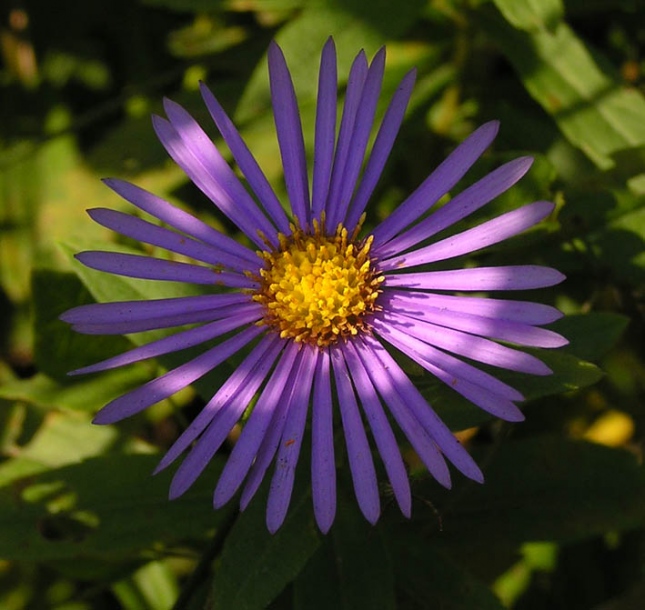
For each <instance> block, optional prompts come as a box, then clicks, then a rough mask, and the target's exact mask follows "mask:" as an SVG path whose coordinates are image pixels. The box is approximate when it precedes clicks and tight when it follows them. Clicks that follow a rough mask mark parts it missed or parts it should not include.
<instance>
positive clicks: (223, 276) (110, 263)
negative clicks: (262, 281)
mask: <svg viewBox="0 0 645 610" xmlns="http://www.w3.org/2000/svg"><path fill="white" fill-rule="evenodd" d="M75 258H76V259H78V260H79V261H80V262H81V263H83V265H85V266H86V267H90V268H91V269H97V270H98V271H106V272H107V273H113V274H115V275H124V276H126V277H136V278H140V279H144V280H160V281H164V282H183V283H185V284H205V285H208V286H228V287H229V288H256V287H257V282H254V281H253V280H250V279H249V278H247V277H246V276H244V275H239V274H237V273H227V272H225V271H224V272H223V271H219V270H217V269H213V268H209V267H200V266H199V265H191V264H190V263H179V262H176V261H167V260H163V259H160V258H152V257H150V256H140V255H138V254H123V253H122V252H101V251H96V250H88V251H86V252H81V253H79V254H76V255H75Z"/></svg>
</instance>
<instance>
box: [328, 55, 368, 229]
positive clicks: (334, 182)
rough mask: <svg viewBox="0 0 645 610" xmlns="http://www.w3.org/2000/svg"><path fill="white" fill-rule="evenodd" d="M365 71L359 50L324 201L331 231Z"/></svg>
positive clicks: (348, 82) (349, 79)
mask: <svg viewBox="0 0 645 610" xmlns="http://www.w3.org/2000/svg"><path fill="white" fill-rule="evenodd" d="M367 71H368V68H367V58H366V57H365V53H364V52H363V51H361V52H360V53H359V54H358V55H357V56H356V58H355V59H354V63H353V64H352V67H351V69H350V71H349V78H348V79H347V91H346V92H345V104H344V106H343V116H342V118H341V121H340V130H339V132H338V142H337V144H336V153H335V155H334V165H333V169H332V174H331V184H330V187H329V194H328V196H327V201H326V202H325V214H326V216H327V218H326V223H325V225H326V227H327V230H328V231H330V232H332V233H333V232H334V231H335V230H336V225H335V224H334V215H335V209H336V206H337V205H338V201H339V197H340V192H341V190H342V188H343V174H344V172H345V167H346V166H347V162H348V159H349V157H350V155H351V154H352V150H351V143H352V133H353V132H354V124H355V122H356V115H357V113H358V110H359V107H360V106H359V102H360V99H361V94H362V92H363V86H364V84H365V79H366V77H367ZM336 224H338V221H336Z"/></svg>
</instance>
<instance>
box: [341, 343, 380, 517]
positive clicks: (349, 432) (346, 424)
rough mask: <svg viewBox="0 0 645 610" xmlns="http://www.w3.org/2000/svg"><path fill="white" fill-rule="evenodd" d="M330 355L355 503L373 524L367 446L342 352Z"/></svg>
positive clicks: (375, 513)
mask: <svg viewBox="0 0 645 610" xmlns="http://www.w3.org/2000/svg"><path fill="white" fill-rule="evenodd" d="M330 353H331V359H332V365H333V369H334V379H335V380H336V391H337V392H338V402H339V405H340V415H341V421H342V422H343V430H344V433H345V445H346V447H347V457H348V459H349V468H350V471H351V473H352V480H353V482H354V492H355V493H356V500H357V501H358V505H359V507H360V509H361V512H362V513H363V515H364V516H365V518H366V519H367V520H368V521H369V522H370V523H372V524H374V523H376V521H377V520H378V518H379V515H380V512H381V503H380V498H379V493H378V485H377V483H376V471H375V469H374V461H373V460H372V454H371V451H370V445H369V442H368V441H367V435H366V434H365V427H364V426H363V420H362V419H361V415H360V413H359V410H358V404H357V403H356V396H355V394H354V389H353V388H352V382H351V379H350V377H349V373H348V372H347V367H346V365H345V358H344V357H343V353H342V351H341V350H340V349H339V348H338V347H332V348H330Z"/></svg>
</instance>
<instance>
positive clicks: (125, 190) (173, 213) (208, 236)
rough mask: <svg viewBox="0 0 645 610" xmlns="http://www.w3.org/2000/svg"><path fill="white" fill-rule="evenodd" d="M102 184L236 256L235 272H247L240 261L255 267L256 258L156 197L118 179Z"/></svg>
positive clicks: (163, 219) (230, 240)
mask: <svg viewBox="0 0 645 610" xmlns="http://www.w3.org/2000/svg"><path fill="white" fill-rule="evenodd" d="M103 182H104V183H105V184H106V186H108V187H109V188H111V189H112V190H113V191H114V192H115V193H117V194H118V195H120V196H121V197H123V198H124V199H125V200H126V201H129V202H130V203H131V204H133V205H135V206H137V207H138V208H139V209H140V210H142V211H144V212H146V213H147V214H150V215H151V216H154V217H155V218H157V219H158V220H161V221H162V222H165V223H166V224H167V225H168V226H170V227H172V228H174V229H177V230H178V231H182V232H183V233H186V234H187V235H191V236H193V237H194V238H196V239H199V240H201V241H203V242H204V243H207V244H209V245H210V246H213V247H215V248H220V249H221V250H222V251H224V252H226V253H228V254H231V255H233V256H236V257H238V258H239V259H240V266H239V268H238V271H244V270H245V269H248V266H247V265H244V264H243V263H242V261H247V262H249V263H251V264H252V265H253V264H256V265H257V255H256V254H255V252H253V251H251V250H249V249H248V248H246V247H245V246H243V245H242V244H240V243H239V242H237V241H235V240H234V239H233V238H231V237H229V236H228V235H224V234H223V233H220V232H219V231H216V230H215V229H213V228H212V227H211V226H209V225H207V224H206V223H205V222H202V221H201V220H199V219H198V218H195V217H194V216H191V215H190V214H188V213H187V212H184V211H183V210H180V209H179V208H177V207H175V206H174V205H172V204H171V203H169V202H168V201H166V200H165V199H161V197H157V196H156V195H153V194H152V193H149V192H148V191H146V190H144V189H142V188H141V187H139V186H135V185H134V184H130V183H129V182H125V181H124V180H118V179H117V178H106V179H105V180H103Z"/></svg>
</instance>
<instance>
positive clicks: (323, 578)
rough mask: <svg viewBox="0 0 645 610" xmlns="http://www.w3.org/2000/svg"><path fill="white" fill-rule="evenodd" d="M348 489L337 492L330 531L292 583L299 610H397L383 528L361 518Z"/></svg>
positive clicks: (296, 605)
mask: <svg viewBox="0 0 645 610" xmlns="http://www.w3.org/2000/svg"><path fill="white" fill-rule="evenodd" d="M349 493H351V492H345V493H342V492H341V494H339V498H338V500H339V502H338V513H337V516H336V520H335V522H334V525H333V527H332V529H331V532H330V534H329V535H328V536H327V538H326V539H325V542H324V544H323V546H321V547H320V548H319V549H318V551H317V552H316V554H315V555H314V556H313V557H312V558H311V560H310V561H309V563H308V564H307V566H306V567H305V569H304V570H303V571H302V572H301V573H300V575H299V576H298V578H297V579H296V581H295V583H294V599H295V608H296V609H297V610H305V609H306V610H318V609H319V610H325V609H326V608H338V609H339V610H352V609H353V608H370V609H372V610H393V609H394V608H396V601H395V595H394V574H393V566H392V560H391V558H390V552H389V549H388V547H387V545H386V544H385V542H384V540H383V534H382V532H381V528H379V527H374V526H372V525H370V524H369V523H368V522H367V521H366V520H365V518H364V517H363V515H362V514H361V513H360V511H359V510H358V508H357V506H356V501H355V500H354V498H353V497H348V494H349Z"/></svg>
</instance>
